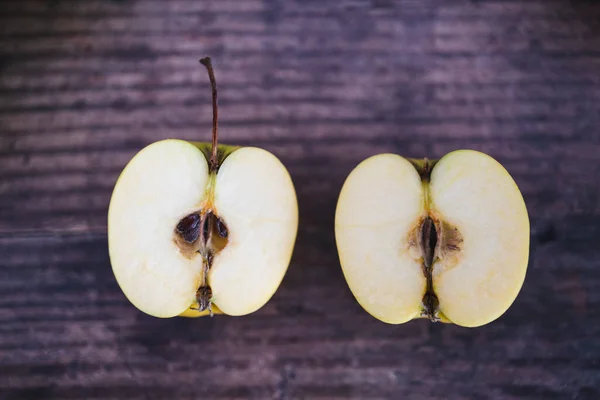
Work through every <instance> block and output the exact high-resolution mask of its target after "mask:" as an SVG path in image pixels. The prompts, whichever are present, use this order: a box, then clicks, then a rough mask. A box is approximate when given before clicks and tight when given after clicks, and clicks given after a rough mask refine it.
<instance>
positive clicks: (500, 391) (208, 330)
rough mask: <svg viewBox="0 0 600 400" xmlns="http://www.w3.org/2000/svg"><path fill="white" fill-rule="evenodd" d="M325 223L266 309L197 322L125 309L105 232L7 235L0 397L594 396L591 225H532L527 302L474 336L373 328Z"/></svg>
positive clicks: (310, 235)
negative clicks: (341, 266) (352, 291)
mask: <svg viewBox="0 0 600 400" xmlns="http://www.w3.org/2000/svg"><path fill="white" fill-rule="evenodd" d="M329 222H330V221H326V220H325V218H324V220H323V221H321V222H319V223H318V224H317V225H316V226H315V227H314V228H311V229H307V228H306V227H304V228H303V229H301V232H300V237H299V241H298V244H297V250H296V252H295V256H294V259H293V262H292V265H291V267H290V270H289V272H288V274H287V276H286V278H285V280H284V283H283V285H282V287H281V288H280V290H279V291H278V292H277V293H276V295H275V297H274V298H273V299H272V301H271V302H269V303H268V305H267V306H265V307H264V308H263V309H262V310H260V311H259V312H258V313H256V314H254V315H252V316H248V317H243V318H231V317H216V318H213V319H209V318H206V319H200V320H188V319H171V320H160V319H155V318H151V317H147V316H145V315H143V314H142V313H140V312H138V311H137V310H135V309H134V308H133V307H132V306H131V305H130V304H129V303H128V302H127V300H126V299H125V298H124V297H123V295H122V294H121V293H120V291H119V289H118V287H117V285H116V282H115V280H114V277H113V275H112V272H111V270H110V266H109V260H108V255H107V251H106V247H107V244H106V238H105V237H104V235H102V234H93V235H86V236H80V235H64V234H62V235H61V234H56V235H52V236H48V235H43V236H39V235H38V236H37V237H31V238H29V237H6V236H5V237H4V238H2V239H0V253H1V254H3V268H2V269H0V322H1V323H0V331H1V332H2V334H1V335H0V353H1V354H2V363H1V366H0V372H2V373H1V374H0V376H1V378H0V388H2V389H4V392H5V393H8V394H11V395H18V394H23V395H25V394H27V393H37V392H35V391H41V392H40V393H44V396H45V397H55V398H75V397H77V396H81V397H80V398H82V397H85V398H96V396H97V397H102V396H105V397H118V396H119V393H132V395H133V394H136V393H137V394H139V395H140V396H143V394H140V393H139V392H140V391H141V393H145V389H144V388H148V389H147V390H149V391H150V392H152V393H154V392H155V393H154V395H157V394H156V393H159V394H160V393H168V392H171V393H174V395H178V396H181V397H185V396H186V395H196V396H199V395H206V396H209V397H210V398H231V397H236V395H235V393H236V392H238V391H239V393H241V394H240V396H242V397H244V396H246V397H252V398H266V397H268V398H271V397H272V396H274V395H275V394H276V393H277V392H278V391H281V390H283V391H284V392H285V396H287V397H284V398H342V397H344V396H349V397H355V398H365V397H369V396H373V397H375V398H395V397H397V396H399V395H401V394H404V393H409V396H408V397H409V398H412V395H410V393H412V394H414V393H417V392H418V394H419V396H420V395H422V394H423V393H425V394H427V395H428V396H431V397H432V398H434V399H442V398H447V397H445V396H446V395H447V393H454V394H456V395H458V394H460V395H461V396H463V397H469V398H470V397H481V396H493V397H498V398H508V399H510V398H520V397H533V398H537V397H540V398H541V397H544V396H549V397H550V398H569V397H577V396H580V397H581V398H593V397H590V396H597V395H599V394H600V393H599V392H598V387H597V385H596V383H597V379H598V368H599V367H600V365H599V364H598V357H597V355H598V354H599V352H600V347H598V346H597V344H596V343H597V341H595V340H594V338H595V337H597V335H598V334H600V324H599V323H598V322H597V321H599V320H600V319H599V317H600V315H599V312H598V310H599V309H600V295H598V293H600V291H599V290H598V288H599V285H600V279H599V276H598V274H597V269H598V268H599V267H600V264H598V261H597V260H599V259H600V257H599V256H600V253H599V251H600V250H599V249H598V247H597V246H596V244H597V241H596V239H597V233H596V231H597V230H596V226H597V225H598V223H599V222H600V219H599V218H598V217H596V218H593V219H590V218H578V217H565V218H553V219H552V220H540V221H539V222H537V223H536V224H535V225H534V226H533V243H532V247H533V248H532V254H531V260H530V262H531V265H530V270H529V273H528V277H527V280H526V282H525V286H524V288H523V291H522V293H521V294H520V296H519V298H518V299H517V301H516V303H515V305H514V306H513V307H512V308H511V309H510V310H509V311H508V312H507V313H506V314H505V316H503V317H502V318H501V319H500V320H498V321H496V322H495V323H493V324H490V325H488V326H485V327H482V328H479V329H464V328H458V327H454V326H449V325H448V326H446V325H439V324H435V325H434V324H430V323H429V322H426V321H415V322H411V323H409V324H406V325H402V326H391V325H386V324H383V323H380V322H378V321H376V320H374V319H373V318H371V317H369V316H368V315H367V314H366V313H365V312H364V311H362V309H360V307H359V306H358V305H357V304H356V303H355V301H354V300H353V298H352V295H351V294H350V292H349V291H348V289H347V287H346V285H345V283H344V281H343V277H342V275H341V270H340V269H339V266H338V265H337V255H336V253H335V247H334V243H333V237H332V235H331V232H330V229H329V226H328V223H329ZM41 265H43V266H44V267H43V268H40V266H41ZM309 266H310V267H309ZM548 293H552V295H551V296H549V295H548ZM557 321H559V322H558V323H557ZM299 327H309V328H308V329H299ZM567 337H568V338H569V340H568V341H567V340H565V338H567ZM49 381H52V382H53V384H52V385H51V386H48V383H47V382H49ZM248 382H251V384H250V385H249V384H248ZM282 385H283V387H282ZM92 389H94V390H98V392H97V393H98V394H94V393H95V392H94V391H93V390H92ZM159 394H158V395H157V396H160V395H159ZM586 396H587V397H586ZM414 397H415V398H417V397H418V396H416V395H415V396H414Z"/></svg>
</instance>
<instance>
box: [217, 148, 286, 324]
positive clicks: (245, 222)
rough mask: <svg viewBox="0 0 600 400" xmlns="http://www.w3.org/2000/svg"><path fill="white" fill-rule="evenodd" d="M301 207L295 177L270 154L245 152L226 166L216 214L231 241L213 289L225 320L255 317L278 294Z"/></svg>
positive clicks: (223, 253) (220, 261) (219, 176)
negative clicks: (227, 317) (245, 316)
mask: <svg viewBox="0 0 600 400" xmlns="http://www.w3.org/2000/svg"><path fill="white" fill-rule="evenodd" d="M297 204H298V203H297V200H296V192H295V190H294V186H293V184H292V180H291V178H290V175H289V174H288V172H287V170H286V169H285V167H284V166H283V164H281V162H280V161H279V160H278V159H277V158H276V157H275V156H274V155H272V154H271V153H269V152H267V151H266V150H263V149H259V148H255V147H243V148H241V149H239V150H237V151H235V152H234V153H233V154H231V155H230V156H229V157H228V158H227V159H226V160H225V161H224V162H223V165H221V167H220V169H219V172H218V174H217V180H216V185H215V209H216V210H217V212H218V213H219V216H220V217H221V218H223V220H224V221H225V223H226V224H227V227H228V229H229V237H228V244H227V246H226V247H225V248H224V249H223V250H222V251H221V252H220V253H219V254H218V256H216V257H215V261H214V264H213V266H212V268H211V271H210V284H211V287H212V291H213V297H214V300H213V302H214V303H215V304H216V305H217V306H218V307H219V309H220V310H221V311H223V312H224V313H225V314H229V315H244V314H249V313H252V312H254V311H256V310H257V309H259V308H260V307H261V306H262V305H263V304H265V303H266V302H267V301H268V300H269V299H270V298H271V296H272V295H273V293H275V290H276V289H277V287H278V286H279V284H280V283H281V280H282V279H283V276H284V274H285V271H286V270H287V267H288V264H289V262H290V259H291V256H292V250H293V247H294V242H295V240H296V232H297V229H298V206H297Z"/></svg>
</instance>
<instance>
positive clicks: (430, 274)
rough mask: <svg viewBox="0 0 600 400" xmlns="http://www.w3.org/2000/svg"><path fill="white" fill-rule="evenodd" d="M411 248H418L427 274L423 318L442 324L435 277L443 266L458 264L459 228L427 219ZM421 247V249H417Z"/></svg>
mask: <svg viewBox="0 0 600 400" xmlns="http://www.w3.org/2000/svg"><path fill="white" fill-rule="evenodd" d="M411 236H412V238H411V239H409V246H411V247H413V248H414V247H418V252H417V254H419V255H420V259H421V267H422V269H423V275H424V276H425V278H426V287H425V294H424V295H423V300H422V302H423V308H422V310H421V316H422V317H425V318H428V319H429V320H430V321H432V322H437V321H440V319H441V318H440V309H439V300H438V298H437V295H436V294H435V291H434V289H433V278H434V276H435V275H436V272H438V271H439V270H440V267H441V268H443V269H444V270H445V269H447V268H451V267H452V266H454V265H456V264H457V263H458V259H459V257H460V251H461V248H462V242H463V238H462V235H461V234H460V232H459V230H458V228H456V227H454V226H452V225H450V224H449V223H447V222H445V221H440V220H439V219H437V218H436V217H434V216H431V215H428V216H426V217H424V218H423V219H422V221H421V223H420V224H419V225H418V228H417V229H416V231H415V233H414V234H413V235H411ZM415 245H417V246H415Z"/></svg>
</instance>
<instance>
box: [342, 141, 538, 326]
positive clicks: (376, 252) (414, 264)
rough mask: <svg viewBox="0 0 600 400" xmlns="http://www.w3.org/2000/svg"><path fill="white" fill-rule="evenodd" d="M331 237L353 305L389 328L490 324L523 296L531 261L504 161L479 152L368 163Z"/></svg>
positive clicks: (348, 192) (345, 195)
mask: <svg viewBox="0 0 600 400" xmlns="http://www.w3.org/2000/svg"><path fill="white" fill-rule="evenodd" d="M335 236H336V242H337V246H338V252H339V257H340V262H341V265H342V269H343V272H344V276H345V278H346V281H347V282H348V285H349V287H350V289H351V291H352V293H353V294H354V296H355V298H356V300H357V301H358V302H359V304H361V306H362V307H363V308H364V309H365V310H366V311H367V312H369V313H370V314H371V315H373V316H374V317H375V318H378V319H379V320H381V321H384V322H387V323H390V324H400V323H404V322H407V321H409V320H411V319H413V318H419V317H426V318H429V319H430V320H432V321H443V322H452V323H455V324H457V325H461V326H465V327H476V326H481V325H484V324H487V323H489V322H491V321H493V320H495V319H497V318H499V317H500V316H501V315H502V314H503V313H504V312H505V311H506V310H507V309H508V308H509V307H510V305H511V304H512V303H513V301H514V300H515V298H516V297H517V295H518V293H519V291H520V289H521V286H522V284H523V281H524V279H525V273H526V270H527V263H528V257H529V218H528V215H527V209H526V206H525V202H524V200H523V196H522V195H521V192H520V191H519V188H518V187H517V185H516V183H515V181H514V180H513V179H512V177H511V176H510V175H509V173H508V172H507V171H506V169H504V167H503V166H502V165H501V164H500V163H498V162H497V161H496V160H494V159H493V158H492V157H490V156H488V155H486V154H483V153H480V152H477V151H473V150H458V151H454V152H451V153H449V154H447V155H445V156H444V157H442V158H441V159H440V160H439V161H430V160H427V159H423V160H415V159H405V158H403V157H401V156H398V155H395V154H380V155H376V156H373V157H371V158H368V159H366V160H365V161H363V162H362V163H360V164H359V165H358V166H357V167H356V168H355V169H354V170H353V171H352V172H351V174H350V175H349V176H348V178H347V179H346V182H345V183H344V186H343V188H342V191H341V193H340V197H339V200H338V204H337V209H336V216H335Z"/></svg>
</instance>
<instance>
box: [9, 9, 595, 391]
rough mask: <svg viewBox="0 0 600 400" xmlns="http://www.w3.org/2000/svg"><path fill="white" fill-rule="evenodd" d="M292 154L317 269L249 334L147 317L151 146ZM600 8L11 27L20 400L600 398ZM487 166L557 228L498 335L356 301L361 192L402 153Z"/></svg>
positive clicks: (26, 20)
mask: <svg viewBox="0 0 600 400" xmlns="http://www.w3.org/2000/svg"><path fill="white" fill-rule="evenodd" d="M206 54H209V55H211V56H212V57H213V62H214V64H215V67H216V75H217V80H218V82H219V88H220V105H221V112H220V115H221V121H220V126H221V135H222V136H221V140H222V141H223V142H225V143H231V144H244V145H255V146H259V147H264V148H266V149H268V150H270V151H272V152H274V153H275V154H276V155H277V156H278V157H280V158H281V160H282V161H283V162H284V163H285V164H286V166H287V167H288V168H289V170H290V172H291V174H292V178H293V179H294V183H295V186H296V189H297V191H298V197H299V204H300V215H301V219H300V232H299V238H298V243H297V246H296V250H295V255H294V259H293V262H292V265H291V266H290V269H289V272H288V274H287V276H286V278H285V280H284V283H283V285H282V286H281V288H280V289H279V290H278V292H277V293H276V295H275V297H274V298H273V299H272V301H271V302H269V304H268V305H267V306H265V307H264V308H263V309H261V310H260V311H259V312H257V313H256V314H254V315H252V316H249V317H244V318H227V317H216V318H213V319H212V320H211V319H202V320H187V319H172V320H159V319H154V318H150V317H147V316H145V315H143V314H141V313H140V312H138V311H136V310H135V309H134V308H133V307H132V306H131V305H130V304H129V303H128V302H127V300H126V299H125V298H124V296H123V295H122V293H121V292H120V290H119V289H118V286H117V284H116V282H115V280H114V277H113V275H112V272H111V269H110V263H109V260H108V252H107V242H106V211H107V207H108V202H109V199H110V193H111V190H112V187H113V185H114V182H115V180H116V178H117V176H118V174H119V173H120V171H121V170H122V168H123V167H124V166H125V164H126V163H127V162H128V160H129V159H130V158H131V157H132V156H133V155H134V154H135V153H136V152H137V151H139V150H140V149H141V148H142V147H143V146H144V145H146V144H148V143H150V142H152V141H155V140H159V139H163V138H168V137H178V138H183V139H193V140H208V139H209V133H210V117H211V112H210V91H209V86H208V82H207V79H206V76H205V72H204V71H203V70H202V69H201V68H200V66H199V65H198V62H197V60H198V59H199V58H200V57H202V56H203V55H206ZM598 127H600V4H599V3H598V2H592V1H590V2H584V1H579V2H575V1H567V0H546V1H543V0H532V1H527V2H521V1H510V0H495V1H485V0H479V1H475V0H472V1H467V0H462V1H459V0H445V1H441V0H419V1H417V0H403V1H387V0H377V1H375V0H373V1H366V0H364V1H362V0H359V1H352V0H342V1H337V2H334V1H330V2H328V1H299V0H298V1H262V0H247V1H243V2H236V1H226V0H221V1H218V2H198V1H192V0H173V1H168V2H165V1H158V0H157V1H86V2H70V1H48V2H46V1H33V0H23V1H4V2H2V3H0V398H2V399H4V398H6V399H30V398H31V399H38V398H44V399H45V398H56V399H83V398H90V399H125V398H127V399H129V398H131V399H151V398H152V399H154V398H157V399H162V398H208V399H230V398H231V399H233V398H239V399H242V398H243V399H246V398H255V399H347V398H356V399H398V398H408V399H421V398H428V399H482V398H494V399H496V398H497V399H517V398H519V399H522V398H528V399H529V398H531V399H598V398H600V389H599V388H600V342H599V341H598V339H597V338H598V337H600V314H599V311H598V310H600V295H599V294H598V293H600V247H599V246H598V243H600V228H599V226H600V189H599V187H598V184H597V181H598V178H597V177H598V176H599V174H600V157H599V156H598V154H599V151H600V131H599V129H598ZM458 148H473V149H477V150H482V151H485V152H487V153H489V154H491V155H492V156H494V157H495V158H497V159H498V160H499V161H501V162H502V163H503V164H504V165H505V166H506V168H507V169H508V170H509V172H510V173H511V174H512V175H513V176H514V178H515V180H516V181H517V183H518V184H519V186H520V187H521V189H522V191H523V194H524V196H525V199H526V202H527V205H528V209H529V212H530V217H531V221H532V252H531V259H530V269H529V272H528V277H527V280H526V282H525V286H524V288H523V290H522V292H521V294H520V296H519V298H518V299H517V301H516V303H515V304H514V306H513V307H512V308H511V309H510V310H509V311H508V312H507V314H506V315H505V316H503V317H502V318H501V319H500V320H498V321H496V322H494V323H493V324H490V325H489V326H485V327H482V328H479V329H463V328H458V327H454V326H447V325H439V324H430V323H428V322H425V321H415V322H411V323H409V324H405V325H402V326H389V325H385V324H383V323H380V322H378V321H375V320H374V319H373V318H371V317H369V316H368V315H367V314H366V313H365V312H364V311H363V310H362V309H361V308H360V307H359V306H358V305H357V304H356V302H355V301H354V299H353V298H352V295H351V293H350V292H349V290H348V288H347V286H346V284H345V282H344V280H343V276H342V274H341V270H340V267H339V262H338V259H337V253H336V249H335V242H334V238H333V214H334V210H335V204H336V201H337V196H338V194H339V189H340V188H341V185H342V183H343V180H344V178H345V177H346V176H347V174H348V173H349V171H350V170H351V169H352V168H353V167H354V166H355V165H356V164H357V163H358V162H360V161H361V160H362V159H364V158H366V157H368V156H370V155H373V154H377V153H381V152H397V153H400V154H403V155H406V156H412V157H422V156H428V157H430V158H435V157H439V156H441V155H443V154H445V153H447V152H448V151H451V150H454V149H458Z"/></svg>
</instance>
